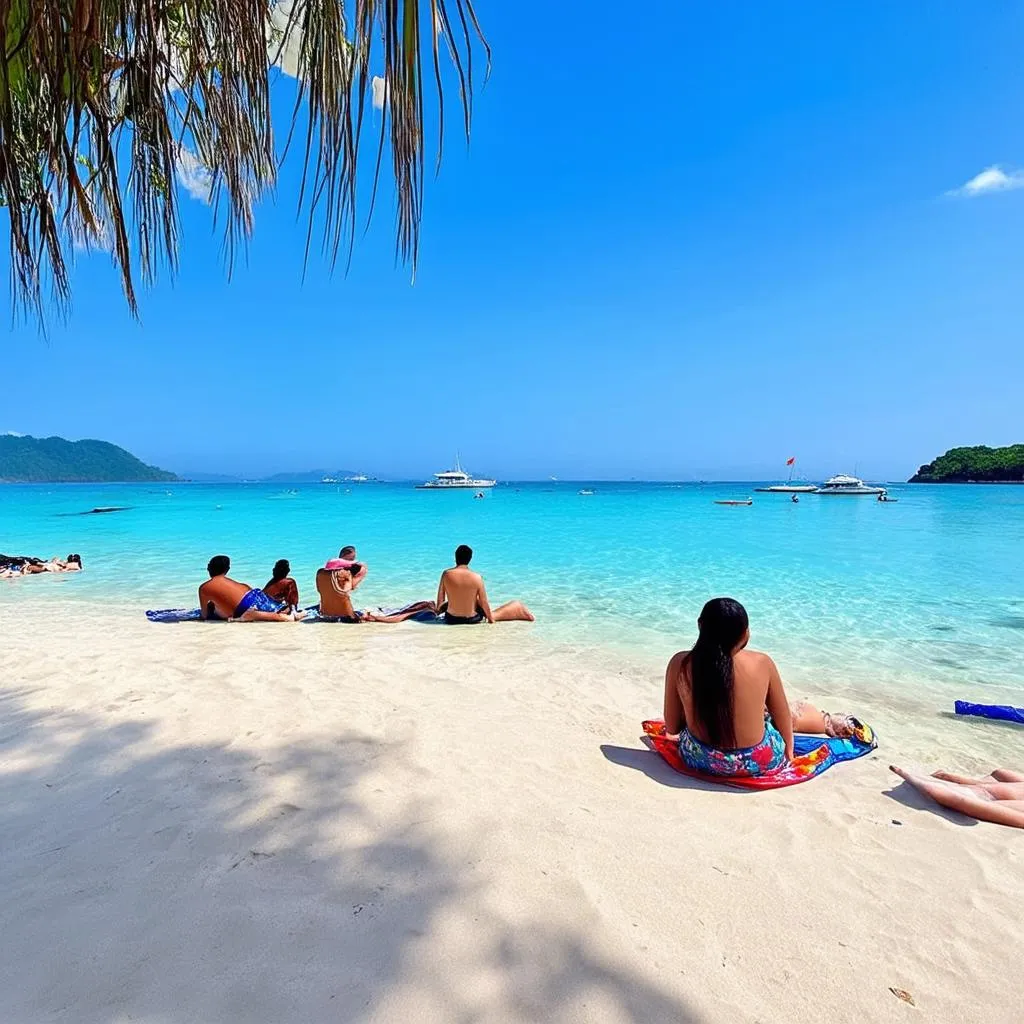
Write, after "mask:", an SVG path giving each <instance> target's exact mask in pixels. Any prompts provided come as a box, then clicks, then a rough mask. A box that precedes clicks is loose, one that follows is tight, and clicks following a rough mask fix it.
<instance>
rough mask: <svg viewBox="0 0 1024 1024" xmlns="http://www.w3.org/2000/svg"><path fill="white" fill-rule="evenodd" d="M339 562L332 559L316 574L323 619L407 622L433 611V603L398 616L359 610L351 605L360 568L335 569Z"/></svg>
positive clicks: (419, 604)
mask: <svg viewBox="0 0 1024 1024" xmlns="http://www.w3.org/2000/svg"><path fill="white" fill-rule="evenodd" d="M336 561H337V559H335V558H332V559H331V560H330V561H329V562H328V563H327V565H326V566H324V568H323V569H317V572H316V590H317V593H318V594H319V595H320V617H321V618H324V619H337V620H338V621H339V622H348V623H352V624H355V623H359V622H405V620H406V619H409V618H412V616H413V615H417V614H419V613H420V612H424V611H430V612H432V611H434V610H435V609H434V603H433V602H432V601H418V602H417V603H416V604H411V605H408V606H407V607H405V608H403V609H402V611H401V612H399V613H398V614H396V615H379V614H377V613H375V612H369V611H357V610H356V608H355V607H354V606H353V604H352V592H353V591H354V590H355V579H356V574H357V573H358V571H359V569H360V568H361V567H360V566H359V565H358V564H353V565H351V566H347V567H345V568H335V569H332V568H331V566H332V565H333V564H334V563H335V562H336Z"/></svg>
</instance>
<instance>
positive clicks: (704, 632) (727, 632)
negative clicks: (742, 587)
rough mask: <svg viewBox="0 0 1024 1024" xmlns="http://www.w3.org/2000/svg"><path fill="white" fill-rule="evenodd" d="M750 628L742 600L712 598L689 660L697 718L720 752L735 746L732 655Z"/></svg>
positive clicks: (700, 621)
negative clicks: (748, 627) (740, 601)
mask: <svg viewBox="0 0 1024 1024" xmlns="http://www.w3.org/2000/svg"><path fill="white" fill-rule="evenodd" d="M748 625H749V619H748V618H747V612H746V609H745V608H744V607H743V605H741V604H740V603H739V601H734V600H733V599H732V598H731V597H715V598H712V599H711V600H710V601H708V603H707V604H706V605H704V607H703V609H702V610H701V613H700V618H699V619H698V620H697V626H698V629H699V631H700V632H699V635H698V637H697V642H696V643H695V644H694V645H693V650H691V651H690V653H689V654H688V655H687V657H686V665H687V666H688V667H689V676H690V693H691V694H692V696H693V711H694V715H695V717H696V718H697V720H698V721H699V722H700V724H701V725H702V726H703V727H704V731H705V733H706V734H707V737H708V740H709V741H710V743H711V745H712V746H714V747H718V748H719V749H721V750H728V749H731V748H734V747H735V746H736V730H735V729H734V727H733V718H732V674H733V673H732V656H733V652H734V651H735V650H736V648H737V647H738V646H739V644H740V642H741V641H742V640H743V637H744V635H745V634H746V632H747V626H748ZM684 671H685V668H684Z"/></svg>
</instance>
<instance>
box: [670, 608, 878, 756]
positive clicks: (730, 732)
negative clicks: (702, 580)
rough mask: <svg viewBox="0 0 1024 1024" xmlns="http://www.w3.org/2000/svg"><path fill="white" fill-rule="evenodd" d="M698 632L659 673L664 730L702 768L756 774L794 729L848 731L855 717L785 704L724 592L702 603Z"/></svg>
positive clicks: (769, 665) (782, 750)
mask: <svg viewBox="0 0 1024 1024" xmlns="http://www.w3.org/2000/svg"><path fill="white" fill-rule="evenodd" d="M697 627H698V630H699V635H698V637H697V642H696V643H695V644H694V645H693V649H692V650H690V651H680V652H679V654H677V655H675V657H673V658H672V660H671V661H670V662H669V663H668V669H667V671H666V673H665V731H666V733H668V734H669V735H670V736H671V737H672V739H675V738H676V736H677V735H678V739H679V756H680V757H681V758H682V759H683V761H684V762H685V763H686V764H687V765H688V766H689V767H690V768H692V769H694V770H695V771H699V772H704V773H705V774H709V775H763V774H767V773H770V772H774V771H777V770H778V769H779V768H781V767H782V766H783V765H785V764H786V763H787V762H788V761H790V760H791V759H792V757H793V733H794V732H801V733H811V734H821V735H824V736H851V735H853V734H854V733H856V731H857V729H858V728H859V727H860V723H859V722H858V721H857V720H856V719H855V718H849V717H847V716H844V715H828V714H826V713H825V712H822V711H818V710H816V709H815V708H813V707H811V706H810V705H809V704H798V705H795V706H794V707H792V708H791V707H790V704H789V701H788V700H787V699H786V691H785V690H784V689H783V686H782V679H781V677H780V676H779V670H778V669H777V668H776V667H775V662H774V661H772V659H771V658H770V657H768V655H767V654H762V653H760V652H759V651H748V650H747V649H746V647H747V643H748V642H749V640H750V627H749V621H748V619H747V613H746V610H745V609H744V608H743V605H741V604H740V603H739V602H738V601H734V600H733V599H732V598H729V597H716V598H714V599H713V600H711V601H708V603H707V604H706V605H704V608H703V610H702V611H701V613H700V618H699V619H698V620H697Z"/></svg>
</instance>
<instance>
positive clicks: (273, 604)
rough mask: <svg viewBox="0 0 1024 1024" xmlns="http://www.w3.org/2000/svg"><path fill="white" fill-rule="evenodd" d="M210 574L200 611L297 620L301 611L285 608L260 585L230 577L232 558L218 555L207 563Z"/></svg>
mask: <svg viewBox="0 0 1024 1024" xmlns="http://www.w3.org/2000/svg"><path fill="white" fill-rule="evenodd" d="M206 571H207V572H208V573H209V574H210V578H209V579H208V580H207V581H206V582H205V583H204V584H203V585H202V586H201V587H200V588H199V614H200V616H201V617H202V618H204V619H227V620H228V621H229V622H294V621H295V620H297V619H301V618H302V617H303V616H302V613H301V612H285V611H283V610H282V609H283V605H280V604H278V602H277V601H272V600H271V599H270V598H269V597H267V595H266V594H264V593H263V591H262V590H260V589H259V588H258V587H250V586H249V585H248V584H247V583H239V582H238V581H237V580H233V579H230V578H229V577H228V573H229V572H230V571H231V559H230V558H228V556H227V555H214V556H213V558H211V559H210V562H209V564H208V565H207V567H206Z"/></svg>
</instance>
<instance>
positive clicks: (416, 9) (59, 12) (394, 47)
mask: <svg viewBox="0 0 1024 1024" xmlns="http://www.w3.org/2000/svg"><path fill="white" fill-rule="evenodd" d="M0 25H3V26H4V29H5V45H4V49H3V54H2V58H0V203H2V204H3V205H5V206H6V208H7V212H8V216H9V221H10V248H11V280H12V297H13V299H14V301H15V303H16V304H18V305H20V306H22V307H26V308H29V309H32V310H33V311H34V312H35V313H36V314H37V315H39V316H40V317H41V316H42V299H43V294H44V287H43V282H44V281H49V283H50V285H51V288H52V292H53V295H54V298H55V299H56V301H57V302H58V304H59V305H60V306H61V308H62V309H66V308H67V304H68V303H69V301H70V285H69V280H68V269H67V252H68V246H69V245H72V246H86V247H100V248H104V249H108V250H109V251H110V252H111V254H112V255H113V258H114V261H115V263H116V265H117V267H118V269H119V271H120V275H121V281H122V286H123V290H124V295H125V298H126V300H127V302H128V305H129V307H130V308H131V310H132V312H133V313H137V309H138V307H137V297H136V286H135V282H136V276H137V275H141V278H142V281H143V282H144V283H147V284H148V283H150V282H151V281H152V280H153V279H154V276H155V275H156V273H157V270H158V269H159V267H160V266H161V265H165V266H166V267H168V268H170V269H171V270H173V269H174V268H175V267H176V266H177V260H178V206H177V200H178V194H177V188H176V183H177V182H178V181H179V180H184V181H185V182H186V183H187V184H188V186H189V190H190V191H192V192H193V194H196V193H197V192H198V193H199V194H202V195H203V197H204V198H207V199H208V200H209V201H210V202H211V203H212V204H213V206H214V210H215V213H216V214H217V215H218V216H220V217H221V218H222V219H223V223H224V229H225V241H226V252H227V260H228V268H229V271H230V267H231V263H232V260H233V257H234V254H235V252H236V249H237V246H238V244H239V242H241V241H244V239H246V238H247V237H248V236H249V235H250V233H251V231H252V227H253V210H254V207H255V204H256V203H257V202H258V200H259V199H260V197H261V196H263V195H264V194H265V193H266V191H267V190H268V189H269V188H271V187H272V186H273V185H274V182H275V178H276V172H277V167H278V158H279V156H280V154H279V152H278V151H277V149H276V148H275V138H274V134H273V125H272V120H273V119H272V116H271V103H270V84H271V79H272V73H273V69H274V68H275V67H277V68H280V69H281V70H282V71H283V72H284V73H286V74H289V75H292V76H293V77H295V78H296V79H297V80H298V88H297V101H296V104H295V108H294V111H293V113H292V117H291V121H290V123H289V125H288V132H287V137H288V140H289V144H290V145H291V146H292V147H293V148H296V149H299V148H301V152H302V159H303V161H304V164H303V167H304V171H303V177H302V189H301V194H300V196H299V203H300V205H301V206H302V207H304V208H305V209H306V210H307V212H308V215H309V230H310V234H309V239H310V240H312V238H313V232H314V230H318V231H319V232H320V234H321V238H322V244H323V249H324V251H325V253H326V255H327V257H328V258H329V259H330V260H331V261H332V262H333V261H335V260H336V259H337V258H338V255H339V252H340V251H341V250H342V249H344V248H347V246H349V245H351V242H352V238H353V233H354V230H355V228H356V217H357V208H356V181H357V168H358V167H359V166H360V165H361V164H363V165H366V164H368V165H369V167H370V168H371V169H372V170H373V177H372V188H371V190H370V197H369V198H370V202H369V204H368V206H369V209H371V210H372V206H373V198H372V197H373V196H375V195H376V192H377V186H378V183H379V181H380V178H381V173H382V167H384V166H385V157H386V154H387V150H388V149H390V155H391V161H390V162H391V176H392V177H393V182H394V191H395V195H396V201H397V247H398V254H399V256H400V257H401V258H402V259H403V260H405V261H410V262H412V263H413V265H415V261H416V256H417V251H418V244H419V225H420V214H421V210H422V195H423V169H424V123H425V117H424V106H425V101H426V99H427V97H428V94H433V95H434V97H435V98H436V102H437V105H438V112H439V116H438V121H439V129H440V130H439V133H438V160H440V155H441V139H442V136H443V126H444V94H445V92H446V91H448V88H449V86H451V87H454V88H456V89H457V91H458V94H459V100H460V105H461V114H462V122H463V125H464V128H465V131H466V133H467V136H468V132H469V125H470V115H471V112H472V91H473V86H474V72H475V69H474V63H473V58H474V54H475V52H477V51H478V50H481V49H482V51H483V53H484V54H485V56H486V57H487V60H488V62H489V59H490V52H489V50H488V48H487V44H486V42H485V40H484V38H483V35H482V33H481V31H480V26H479V23H478V22H477V18H476V14H475V12H474V10H473V4H472V0H0ZM442 49H444V50H446V51H447V53H448V55H449V57H450V64H449V63H447V62H445V61H443V60H442V58H441V52H440V51H441V50H442ZM428 54H429V57H428V56H427V55H428ZM428 61H429V63H428V71H427V73H426V74H425V73H424V64H425V63H427V62H428ZM375 72H378V73H377V74H375ZM375 101H376V103H375ZM373 105H376V106H378V107H380V108H381V109H382V111H383V116H382V117H381V121H380V132H379V137H375V138H374V139H373V143H374V144H373V147H372V150H371V151H370V152H369V153H367V154H364V155H363V158H362V159H361V158H360V139H361V137H362V136H363V134H364V127H365V126H366V124H367V123H369V121H370V117H369V110H368V106H370V107H372V106H373ZM308 252H309V244H308V243H307V256H308Z"/></svg>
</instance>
